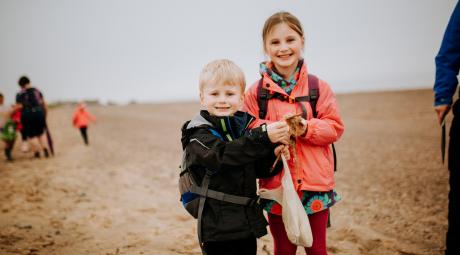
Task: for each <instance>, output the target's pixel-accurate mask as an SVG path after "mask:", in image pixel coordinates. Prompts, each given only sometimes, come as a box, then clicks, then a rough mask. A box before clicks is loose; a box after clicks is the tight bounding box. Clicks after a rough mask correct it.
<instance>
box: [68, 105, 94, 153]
mask: <svg viewBox="0 0 460 255" xmlns="http://www.w3.org/2000/svg"><path fill="white" fill-rule="evenodd" d="M90 122H96V118H95V117H94V116H93V115H91V114H90V113H89V112H88V111H87V110H86V104H85V103H79V104H78V106H77V109H76V110H75V112H74V114H73V125H74V126H75V127H76V128H78V129H80V133H81V136H82V137H83V141H84V142H85V144H86V145H89V141H88V126H89V123H90Z"/></svg>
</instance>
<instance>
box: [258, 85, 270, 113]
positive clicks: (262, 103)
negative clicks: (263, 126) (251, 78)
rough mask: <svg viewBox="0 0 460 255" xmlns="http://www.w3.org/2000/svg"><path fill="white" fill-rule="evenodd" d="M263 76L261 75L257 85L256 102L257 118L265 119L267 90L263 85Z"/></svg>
mask: <svg viewBox="0 0 460 255" xmlns="http://www.w3.org/2000/svg"><path fill="white" fill-rule="evenodd" d="M263 80H264V78H263V77H261V78H260V80H259V84H258V85H257V104H258V105H259V119H265V116H266V115H267V107H268V90H267V89H265V88H264V86H263Z"/></svg>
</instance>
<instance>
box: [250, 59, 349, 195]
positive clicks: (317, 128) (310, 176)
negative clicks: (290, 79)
mask: <svg viewBox="0 0 460 255" xmlns="http://www.w3.org/2000/svg"><path fill="white" fill-rule="evenodd" d="M258 83H259V81H257V82H255V83H254V84H253V85H252V86H251V87H250V88H249V90H248V91H247V92H246V94H245V98H244V110H245V111H247V112H249V113H250V114H251V115H253V116H255V117H256V118H257V120H256V121H255V122H253V124H251V128H254V127H257V126H260V125H261V124H263V123H271V122H275V121H278V120H282V119H283V118H284V116H285V115H286V114H291V113H301V112H302V109H301V107H300V105H299V103H288V102H285V101H280V100H278V99H271V100H269V101H268V107H267V115H266V117H265V119H258V117H259V106H258V104H257V86H258ZM263 87H264V88H266V89H268V90H269V91H276V92H278V93H281V94H284V95H287V94H286V92H285V91H284V90H283V89H282V88H280V87H279V86H278V85H277V84H276V83H275V82H273V81H272V80H271V79H270V78H269V77H268V75H267V74H265V75H264V77H263ZM306 95H308V76H307V67H306V65H305V64H304V65H303V66H302V68H301V71H300V76H299V81H298V83H297V85H296V86H295V87H294V89H293V91H292V92H291V96H292V97H298V96H306ZM319 95H320V96H319V99H318V101H317V104H316V110H317V112H318V116H317V118H313V114H312V109H311V106H310V104H309V103H308V102H301V104H304V106H305V108H306V109H307V119H308V130H307V133H306V135H305V136H304V137H298V138H297V141H296V151H297V155H296V157H297V161H298V162H297V163H294V158H295V157H293V155H292V154H291V160H289V161H288V164H289V168H290V169H291V176H292V179H293V182H294V186H296V189H297V190H308V191H329V190H332V189H333V188H334V187H335V180H334V159H333V154H332V150H331V148H330V144H331V143H333V142H335V141H337V140H338V139H339V138H340V136H341V135H342V133H343V131H344V125H343V122H342V120H341V118H340V115H339V112H338V109H337V103H336V100H335V97H334V94H333V92H332V90H331V88H330V87H329V85H328V84H327V83H326V82H325V81H322V80H319ZM291 153H292V150H291ZM280 184H281V175H280V174H279V175H276V176H274V177H271V178H267V179H260V181H259V185H260V187H261V188H266V189H273V188H276V187H278V186H279V185H280Z"/></svg>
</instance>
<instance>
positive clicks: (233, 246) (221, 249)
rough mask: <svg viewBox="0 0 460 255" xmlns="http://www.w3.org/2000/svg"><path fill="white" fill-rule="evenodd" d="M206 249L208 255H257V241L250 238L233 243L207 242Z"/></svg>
mask: <svg viewBox="0 0 460 255" xmlns="http://www.w3.org/2000/svg"><path fill="white" fill-rule="evenodd" d="M204 249H205V251H206V253H207V255H234V254H238V255H240V254H241V255H256V253H257V239H256V238H255V237H250V238H245V239H238V240H231V241H222V242H205V243H204Z"/></svg>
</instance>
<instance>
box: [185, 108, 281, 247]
mask: <svg viewBox="0 0 460 255" xmlns="http://www.w3.org/2000/svg"><path fill="white" fill-rule="evenodd" d="M203 118H204V119H205V120H206V121H203ZM253 120H254V117H252V116H251V115H249V114H247V113H243V112H237V113H235V115H234V116H229V117H216V116H210V115H209V113H208V112H207V111H201V112H200V114H199V115H197V116H196V117H195V118H194V119H192V120H191V121H188V122H186V123H185V124H184V125H183V127H182V146H183V149H185V148H186V162H187V165H188V166H189V167H190V169H191V170H192V172H193V174H194V175H195V176H196V177H197V179H198V181H199V182H198V183H201V181H202V179H203V176H204V174H205V172H206V169H208V170H209V171H211V172H212V175H211V179H210V183H209V189H212V190H216V191H220V192H224V193H228V194H232V195H237V196H245V197H250V198H255V200H256V199H257V193H256V191H257V185H256V178H263V177H269V176H272V175H274V174H277V173H278V172H279V171H280V170H281V169H282V164H277V167H276V168H275V170H274V171H272V172H271V173H270V171H269V169H270V168H271V166H272V165H273V163H274V161H275V158H276V157H275V155H274V152H273V151H274V148H275V145H274V144H272V143H271V142H270V140H269V138H268V135H267V132H266V129H265V126H263V127H259V128H256V129H252V130H247V126H248V125H249V124H250V123H251V122H252V121H253ZM205 122H210V123H212V127H210V126H209V125H208V124H204V123H205ZM280 162H281V160H280ZM266 226H267V221H266V220H265V217H264V216H263V213H262V208H261V206H260V205H259V203H254V204H253V205H251V206H243V205H238V204H233V203H228V202H224V201H219V200H214V199H212V198H207V199H206V202H205V206H204V209H203V214H202V225H201V230H202V242H208V241H226V240H234V239H242V238H248V237H257V238H259V237H261V236H264V235H265V234H267V229H266Z"/></svg>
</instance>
